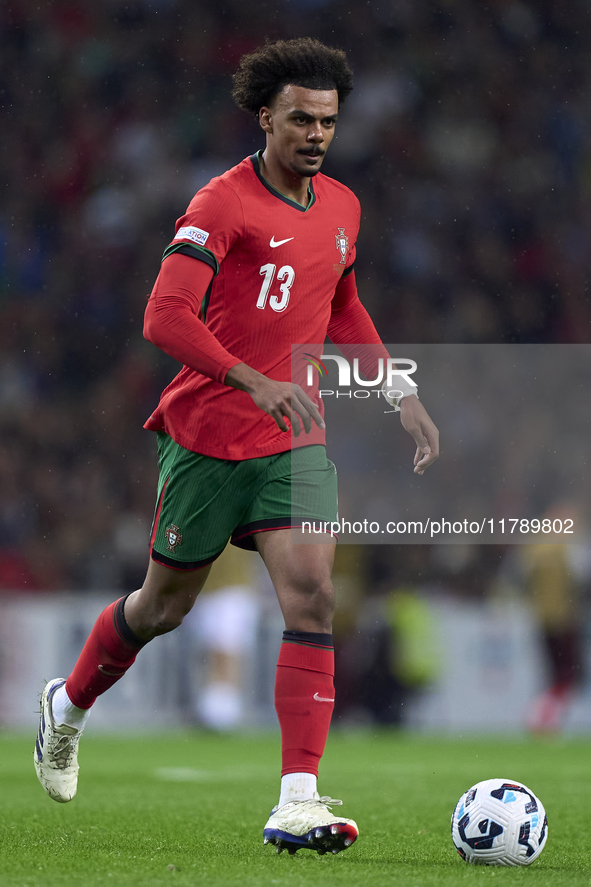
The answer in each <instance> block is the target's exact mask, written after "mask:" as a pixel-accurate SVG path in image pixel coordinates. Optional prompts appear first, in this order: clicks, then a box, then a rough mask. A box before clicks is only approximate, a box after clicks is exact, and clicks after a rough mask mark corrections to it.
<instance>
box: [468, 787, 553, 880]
mask: <svg viewBox="0 0 591 887" xmlns="http://www.w3.org/2000/svg"><path fill="white" fill-rule="evenodd" d="M451 836H452V840H453V842H454V846H455V848H456V850H457V851H458V853H459V854H460V856H461V857H462V859H464V860H465V861H466V862H472V863H477V864H479V865H530V864H531V863H532V862H533V861H534V859H537V858H538V856H539V855H540V853H541V852H542V850H543V849H544V845H545V843H546V841H547V839H548V819H547V818H546V811H545V810H544V807H543V806H542V804H541V802H540V801H539V800H538V798H536V796H535V795H534V793H533V792H532V791H530V789H529V788H527V786H525V785H523V784H522V783H520V782H515V781H514V780H512V779H486V780H484V782H478V783H476V785H473V786H472V788H470V789H468V791H467V792H465V793H464V794H463V795H462V797H461V798H460V800H459V801H458V803H457V804H456V809H455V810H454V812H453V815H452V818H451Z"/></svg>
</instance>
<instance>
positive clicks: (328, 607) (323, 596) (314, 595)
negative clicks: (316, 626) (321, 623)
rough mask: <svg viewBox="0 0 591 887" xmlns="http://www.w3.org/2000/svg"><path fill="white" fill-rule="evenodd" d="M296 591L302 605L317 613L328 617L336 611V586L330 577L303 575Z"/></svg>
mask: <svg viewBox="0 0 591 887" xmlns="http://www.w3.org/2000/svg"><path fill="white" fill-rule="evenodd" d="M294 591H295V592H296V595H297V597H298V599H299V600H300V601H301V604H302V606H303V607H305V609H306V610H308V611H310V612H312V613H314V614H315V615H317V616H319V617H327V616H332V614H333V613H334V586H333V584H332V582H331V580H330V578H328V577H326V578H319V577H317V576H309V577H301V579H300V581H299V582H298V583H297V585H296V586H295V588H294Z"/></svg>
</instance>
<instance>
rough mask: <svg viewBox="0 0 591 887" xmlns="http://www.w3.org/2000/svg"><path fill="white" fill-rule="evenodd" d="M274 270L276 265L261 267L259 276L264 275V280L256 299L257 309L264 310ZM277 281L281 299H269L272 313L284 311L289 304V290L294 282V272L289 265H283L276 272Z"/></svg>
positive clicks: (274, 297)
mask: <svg viewBox="0 0 591 887" xmlns="http://www.w3.org/2000/svg"><path fill="white" fill-rule="evenodd" d="M276 270H277V266H276V265H271V264H269V265H263V267H262V268H261V270H260V271H259V274H260V275H261V276H262V275H263V274H264V275H265V279H264V280H263V285H262V286H261V291H260V293H259V297H258V299H257V308H264V307H265V306H266V304H267V297H268V296H269V291H270V289H271V287H272V285H273V280H274V279H275V271H276ZM277 280H278V281H279V282H280V286H279V290H280V292H281V298H279V297H278V296H273V295H272V296H271V297H270V298H269V305H270V306H271V308H272V309H273V311H285V309H286V308H287V306H288V304H289V296H290V290H291V287H292V285H293V282H294V280H295V271H294V270H293V268H292V267H291V265H284V266H283V267H282V268H280V269H279V271H278V272H277Z"/></svg>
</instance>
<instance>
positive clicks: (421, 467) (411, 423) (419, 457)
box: [400, 394, 439, 474]
mask: <svg viewBox="0 0 591 887" xmlns="http://www.w3.org/2000/svg"><path fill="white" fill-rule="evenodd" d="M400 421H401V422H402V427H403V428H404V429H405V430H406V431H408V433H409V434H412V436H413V437H414V439H415V443H416V445H417V451H416V453H415V458H414V466H415V467H414V473H415V474H423V473H424V472H425V470H426V469H427V468H428V467H429V466H430V465H432V464H433V462H435V460H436V459H438V458H439V431H438V430H437V428H436V426H435V424H434V423H433V422H432V421H431V419H430V418H429V414H428V413H427V410H426V409H425V407H424V406H423V404H422V403H421V401H420V400H419V399H418V397H415V396H414V394H409V396H408V397H403V398H402V400H401V401H400Z"/></svg>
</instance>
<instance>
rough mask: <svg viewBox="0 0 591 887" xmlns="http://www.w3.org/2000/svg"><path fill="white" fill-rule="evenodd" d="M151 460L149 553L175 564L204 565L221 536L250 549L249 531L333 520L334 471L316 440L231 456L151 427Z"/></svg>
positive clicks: (224, 541)
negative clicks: (154, 444) (155, 472)
mask: <svg viewBox="0 0 591 887" xmlns="http://www.w3.org/2000/svg"><path fill="white" fill-rule="evenodd" d="M158 467H159V471H160V477H159V482H158V498H157V502H156V511H155V514H154V522H153V524H152V533H151V538H150V547H151V553H152V558H153V559H154V560H155V561H157V562H158V563H159V564H165V565H166V566H167V567H173V568H176V569H177V570H196V569H198V568H199V567H204V566H206V565H207V564H210V563H211V562H212V561H214V560H215V559H216V558H217V557H218V556H219V555H220V554H221V553H222V551H223V550H224V548H225V547H226V545H227V543H228V540H229V539H230V540H231V542H232V543H233V544H234V545H237V546H238V547H239V548H246V549H249V550H255V548H256V546H255V544H254V538H253V536H254V534H255V533H261V532H264V531H265V530H283V529H290V528H291V527H299V526H301V523H302V521H336V519H337V473H336V469H335V467H334V465H333V463H332V462H331V461H330V460H329V459H327V458H326V449H325V448H324V447H323V446H321V445H314V446H309V447H301V448H298V449H296V450H293V451H291V450H288V451H287V452H285V453H278V454H277V455H275V456H263V457H261V458H258V459H244V460H242V461H238V462H236V461H231V460H227V459H214V458H212V457H211V456H203V455H201V454H200V453H193V452H192V451H191V450H186V449H185V448H184V447H181V446H179V444H177V443H175V441H174V440H173V439H172V438H171V437H169V435H167V434H164V432H158Z"/></svg>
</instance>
